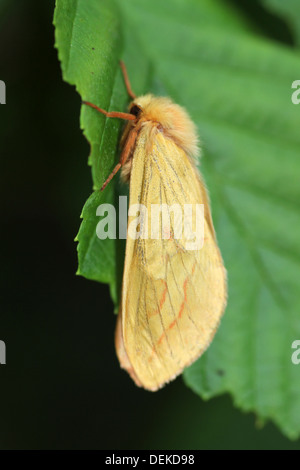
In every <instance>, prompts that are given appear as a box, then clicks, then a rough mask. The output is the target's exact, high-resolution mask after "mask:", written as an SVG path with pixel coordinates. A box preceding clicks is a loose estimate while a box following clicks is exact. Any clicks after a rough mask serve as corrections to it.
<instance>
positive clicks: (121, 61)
mask: <svg viewBox="0 0 300 470" xmlns="http://www.w3.org/2000/svg"><path fill="white" fill-rule="evenodd" d="M120 66H121V69H122V73H123V77H124V82H125V86H126V90H127V93H128V95H129V96H130V97H131V98H132V99H133V100H134V99H135V98H136V95H135V94H134V93H133V91H132V89H131V86H130V81H129V78H128V73H127V69H126V65H125V64H124V62H123V60H120Z"/></svg>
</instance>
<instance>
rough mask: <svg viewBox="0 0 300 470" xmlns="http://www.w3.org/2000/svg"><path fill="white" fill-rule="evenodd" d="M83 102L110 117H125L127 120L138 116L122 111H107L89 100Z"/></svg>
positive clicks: (132, 119)
mask: <svg viewBox="0 0 300 470" xmlns="http://www.w3.org/2000/svg"><path fill="white" fill-rule="evenodd" d="M82 104H86V105H87V106H90V107H91V108H93V109H96V111H98V112H99V113H101V114H104V116H106V117H109V118H119V119H125V120H126V121H135V120H136V116H134V115H133V114H130V113H120V112H119V111H105V109H102V108H99V107H98V106H96V105H95V104H93V103H90V102H89V101H82Z"/></svg>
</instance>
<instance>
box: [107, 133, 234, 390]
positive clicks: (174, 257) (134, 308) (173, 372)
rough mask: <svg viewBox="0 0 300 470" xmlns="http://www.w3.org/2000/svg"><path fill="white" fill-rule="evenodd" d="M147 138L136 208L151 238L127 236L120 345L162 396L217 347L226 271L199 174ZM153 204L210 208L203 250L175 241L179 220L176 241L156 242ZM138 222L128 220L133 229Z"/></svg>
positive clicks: (176, 152)
mask: <svg viewBox="0 0 300 470" xmlns="http://www.w3.org/2000/svg"><path fill="white" fill-rule="evenodd" d="M147 135H148V133H147V132H146V130H145V131H142V132H141V134H140V135H139V137H138V140H137V143H136V149H135V153H134V157H133V162H132V169H131V178H130V179H131V183H130V206H129V207H131V206H132V205H133V204H143V205H144V206H145V207H146V208H147V211H148V216H147V217H146V219H145V220H144V224H145V223H146V221H147V222H148V232H149V233H148V235H149V238H148V239H143V238H137V239H133V238H132V237H130V236H127V242H126V255H125V265H124V273H123V288H122V305H121V309H120V314H119V315H120V316H121V317H120V319H119V323H121V328H120V327H119V329H118V333H117V335H116V346H117V353H118V356H119V359H120V363H121V366H123V367H124V368H125V369H127V371H128V372H129V373H130V375H131V377H132V378H133V379H134V380H135V382H136V383H137V385H142V386H143V387H144V388H146V389H148V390H157V389H158V388H160V387H162V386H163V385H164V384H165V383H166V382H168V381H170V380H172V379H173V378H175V377H176V376H177V375H178V374H180V373H181V372H182V370H183V369H184V368H185V367H186V366H187V365H189V364H191V363H192V362H193V361H194V360H195V359H196V358H197V357H199V356H200V355H201V354H202V353H203V352H204V351H205V349H206V348H207V347H208V345H209V344H210V342H211V340H212V338H213V336H214V334H215V331H216V328H217V326H218V324H219V321H220V318H221V316H222V313H223V311H224V308H225V304H226V271H225V269H224V266H223V262H222V258H221V255H220V251H219V249H218V246H217V243H216V239H215V233H214V229H213V225H212V221H211V216H210V209H209V202H208V197H207V194H206V190H205V187H204V184H203V183H202V181H201V180H200V177H199V175H198V172H197V170H196V168H195V167H194V165H193V163H192V162H191V160H190V158H189V157H188V156H187V155H186V154H185V152H184V151H183V150H182V149H181V148H179V147H178V146H177V145H176V144H175V143H174V142H173V141H172V140H171V139H167V138H165V137H164V136H163V134H162V133H160V132H157V134H156V135H155V137H154V138H153V147H152V149H151V151H150V152H148V153H147V152H146V149H147V147H148V143H147ZM151 204H167V205H168V206H172V205H174V204H175V205H178V206H179V207H180V208H181V209H182V213H183V210H184V205H185V204H204V205H205V207H204V214H205V218H204V245H203V247H202V248H201V249H196V250H191V249H187V243H188V240H187V238H186V237H185V235H184V233H183V235H182V237H181V239H176V238H174V232H175V231H176V230H177V228H178V226H177V224H178V220H177V219H178V218H177V219H176V218H175V217H172V214H171V217H170V220H171V222H170V234H171V236H170V238H169V239H163V238H162V237H160V238H159V239H151V237H150V235H151V232H150V230H151V228H150V224H151ZM133 219H134V216H129V218H128V228H129V227H130V224H131V222H132V221H133ZM160 222H161V224H162V226H163V227H164V222H163V221H162V220H160ZM144 228H145V226H144ZM164 228H165V227H164ZM118 344H119V346H118ZM120 344H121V345H122V347H121V348H120ZM120 351H122V354H121V353H120ZM124 358H126V360H125V359H124Z"/></svg>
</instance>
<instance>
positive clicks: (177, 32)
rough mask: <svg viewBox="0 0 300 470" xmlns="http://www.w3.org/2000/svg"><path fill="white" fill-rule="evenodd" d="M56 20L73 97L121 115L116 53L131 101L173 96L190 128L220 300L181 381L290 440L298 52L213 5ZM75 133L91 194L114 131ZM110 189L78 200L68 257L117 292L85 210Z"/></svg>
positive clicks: (296, 413)
mask: <svg viewBox="0 0 300 470" xmlns="http://www.w3.org/2000/svg"><path fill="white" fill-rule="evenodd" d="M117 7H119V8H120V11H119V10H118V9H117ZM95 17H97V27H96V25H95ZM99 21H100V26H99ZM55 24H56V45H57V47H58V50H59V57H60V60H61V62H62V69H63V72H64V78H65V80H67V81H69V82H70V83H72V84H76V87H77V90H78V91H79V93H80V94H81V96H82V98H83V99H86V100H89V101H91V102H93V103H95V104H97V105H98V106H100V107H102V108H105V109H109V110H111V109H115V110H122V109H124V106H125V102H126V92H125V89H124V85H123V84H122V81H121V79H120V71H119V68H118V60H119V59H120V58H121V57H123V58H125V62H126V63H127V66H128V69H129V71H130V77H131V78H132V82H133V89H134V90H136V92H138V93H141V92H147V91H151V92H153V93H154V94H163V95H169V96H171V97H172V98H173V99H174V100H175V101H176V102H178V103H179V104H181V105H184V106H185V107H186V108H187V109H188V111H189V113H190V114H191V116H192V118H193V120H194V121H195V122H196V123H197V125H198V128H199V134H200V136H201V139H202V142H203V144H202V146H203V149H204V156H203V161H202V164H201V170H202V172H203V174H204V176H205V179H206V180H207V183H208V187H209V189H210V194H211V200H212V211H213V217H214V223H215V227H216V232H217V236H218V240H219V243H220V246H221V251H222V254H223V257H224V260H225V266H226V267H227V270H228V282H229V301H228V306H227V310H226V314H225V316H224V319H223V320H222V324H221V327H220V329H219V331H218V333H217V335H216V337H215V339H214V341H213V344H212V345H211V347H210V348H209V350H208V351H207V352H206V353H205V354H204V355H203V356H202V357H201V358H200V359H199V360H198V361H197V362H196V363H195V364H193V365H192V366H191V367H190V368H189V369H188V370H187V371H186V372H185V374H184V376H185V381H186V383H187V385H189V386H190V387H191V388H192V389H193V390H194V391H196V392H197V393H199V395H200V396H202V397H204V398H210V397H212V396H215V395H219V394H220V393H223V392H226V391H228V392H231V394H232V396H233V397H234V401H235V403H236V405H237V406H239V407H240V408H242V409H243V410H247V411H250V410H254V411H255V412H256V413H257V415H258V416H259V418H260V420H261V421H264V420H266V419H269V418H271V419H272V420H273V421H274V422H276V423H277V425H278V426H279V427H280V428H281V429H282V431H283V432H284V433H285V434H287V435H288V436H290V437H292V438H295V437H297V436H298V435H299V432H300V396H299V393H298V391H299V389H300V377H299V373H298V370H297V368H296V367H295V366H294V365H293V364H292V363H291V359H290V356H291V343H292V342H293V340H294V339H297V338H298V337H299V336H300V320H299V310H300V302H299V294H298V290H299V261H300V249H299V238H300V225H299V206H298V202H299V195H300V194H299V193H300V189H299V175H300V161H299V144H300V134H299V116H298V114H299V110H298V109H297V107H296V106H293V105H292V104H291V99H290V96H291V83H292V82H293V81H294V80H295V79H296V78H297V73H298V70H299V62H300V60H299V56H298V55H296V54H295V53H294V52H293V50H292V49H291V48H289V47H283V46H282V45H280V44H278V43H275V42H274V43H272V42H271V41H269V40H266V39H264V38H262V37H259V36H258V35H256V34H255V33H254V31H251V28H250V26H249V23H248V22H246V21H245V20H244V19H243V17H242V16H241V15H240V14H239V13H238V11H237V10H236V9H234V8H233V7H231V8H229V6H228V4H226V3H225V2H222V1H214V2H212V1H211V0H210V1H208V0H205V1H201V2H199V1H196V0H189V1H182V0H172V2H170V1H166V2H163V3H162V2H160V1H159V0H153V1H152V2H151V3H149V2H147V1H146V0H130V1H128V2H122V1H119V2H117V3H116V4H115V3H114V2H111V1H110V2H108V1H101V2H99V1H98V0H95V1H91V2H89V6H87V4H86V2H85V1H84V0H78V2H77V3H76V8H75V5H74V3H73V2H72V1H71V0H68V1H66V0H65V1H63V0H58V1H57V8H56V15H55ZM120 25H121V27H120ZM122 35H123V36H122ZM81 125H82V128H83V129H84V132H85V135H86V136H87V138H88V140H89V141H90V143H91V148H92V151H91V157H90V163H91V165H92V174H93V180H94V187H95V189H97V188H99V186H100V185H101V183H102V182H103V181H104V180H105V179H106V176H107V175H108V174H109V172H110V169H112V168H113V166H114V164H115V160H116V158H117V152H116V150H117V140H118V136H119V131H120V127H119V126H120V125H119V123H118V124H116V123H115V121H114V120H109V119H106V118H105V117H104V116H101V115H99V114H98V113H96V112H95V111H94V110H91V109H86V108H84V109H83V111H82V114H81ZM113 189H114V188H113V185H111V187H110V189H109V190H108V191H105V192H104V193H103V195H102V194H101V195H99V193H98V192H97V193H95V194H94V195H92V196H91V198H90V199H89V200H88V202H87V204H86V206H85V208H84V210H83V217H84V221H83V223H82V226H81V229H80V232H79V235H78V240H79V248H78V251H79V273H80V274H82V275H84V276H85V277H87V278H89V279H96V280H99V281H103V282H110V283H112V286H113V290H114V288H115V280H114V279H115V276H116V274H115V273H116V265H117V264H120V263H122V259H120V258H117V259H116V248H115V245H114V243H113V241H111V240H107V241H105V242H103V241H100V240H98V239H97V237H96V234H95V227H96V224H97V222H98V220H97V217H96V207H97V206H98V205H99V203H100V202H104V201H105V202H111V201H112V200H113V199H112V197H113V196H112V191H113Z"/></svg>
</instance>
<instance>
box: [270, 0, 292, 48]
mask: <svg viewBox="0 0 300 470" xmlns="http://www.w3.org/2000/svg"><path fill="white" fill-rule="evenodd" d="M262 3H263V4H264V5H265V6H266V7H267V8H268V9H269V10H271V11H272V12H274V13H277V14H278V15H280V16H282V17H283V18H285V19H286V21H287V23H288V24H289V25H290V27H291V30H292V31H293V33H294V36H295V39H296V43H297V45H298V46H299V45H300V3H299V0H284V1H282V0H262Z"/></svg>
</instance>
